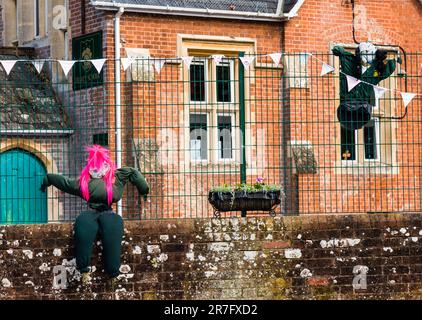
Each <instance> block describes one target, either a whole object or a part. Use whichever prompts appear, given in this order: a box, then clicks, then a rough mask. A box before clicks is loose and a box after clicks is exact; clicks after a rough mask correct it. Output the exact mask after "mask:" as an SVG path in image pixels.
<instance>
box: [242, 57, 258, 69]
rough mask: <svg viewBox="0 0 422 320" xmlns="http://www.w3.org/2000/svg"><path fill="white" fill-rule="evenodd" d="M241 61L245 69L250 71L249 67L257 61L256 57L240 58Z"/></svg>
mask: <svg viewBox="0 0 422 320" xmlns="http://www.w3.org/2000/svg"><path fill="white" fill-rule="evenodd" d="M239 59H240V61H242V63H243V66H244V67H245V69H249V67H250V66H251V64H252V62H253V61H254V60H255V56H249V57H240V58H239Z"/></svg>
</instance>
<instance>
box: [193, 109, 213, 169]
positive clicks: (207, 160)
mask: <svg viewBox="0 0 422 320" xmlns="http://www.w3.org/2000/svg"><path fill="white" fill-rule="evenodd" d="M191 115H206V116H207V123H206V128H207V158H206V159H192V157H191V149H190V140H191V139H190V116H191ZM188 121H189V135H188V138H189V139H188V141H189V144H188V154H189V161H190V162H191V163H197V164H207V163H208V162H209V161H210V137H211V135H210V114H209V112H203V111H189V115H188Z"/></svg>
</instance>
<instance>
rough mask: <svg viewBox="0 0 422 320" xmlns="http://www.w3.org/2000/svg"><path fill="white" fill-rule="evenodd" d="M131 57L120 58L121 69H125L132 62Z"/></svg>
mask: <svg viewBox="0 0 422 320" xmlns="http://www.w3.org/2000/svg"><path fill="white" fill-rule="evenodd" d="M133 61H134V59H133V58H120V62H121V63H122V67H123V71H126V70H127V68H129V67H130V66H131V64H132V63H133Z"/></svg>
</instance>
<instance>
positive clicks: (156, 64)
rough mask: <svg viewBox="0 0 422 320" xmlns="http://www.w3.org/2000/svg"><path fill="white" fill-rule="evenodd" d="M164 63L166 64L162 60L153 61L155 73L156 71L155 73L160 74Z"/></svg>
mask: <svg viewBox="0 0 422 320" xmlns="http://www.w3.org/2000/svg"><path fill="white" fill-rule="evenodd" d="M165 63H166V60H163V59H156V60H154V62H153V64H154V68H155V71H157V73H160V72H161V69H162V68H163V66H164V64H165Z"/></svg>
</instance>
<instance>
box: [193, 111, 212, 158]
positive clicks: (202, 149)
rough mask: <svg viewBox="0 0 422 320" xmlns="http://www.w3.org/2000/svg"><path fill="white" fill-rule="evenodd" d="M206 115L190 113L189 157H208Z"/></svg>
mask: <svg viewBox="0 0 422 320" xmlns="http://www.w3.org/2000/svg"><path fill="white" fill-rule="evenodd" d="M207 140H208V139H207V115H206V114H191V115H190V145H189V150H190V158H191V160H206V159H207V158H208V146H207V145H208V143H207Z"/></svg>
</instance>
